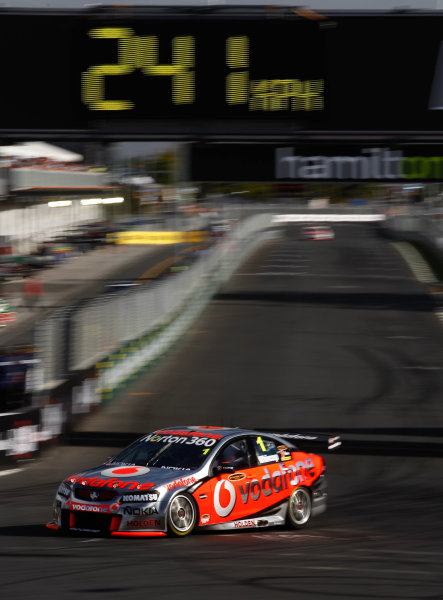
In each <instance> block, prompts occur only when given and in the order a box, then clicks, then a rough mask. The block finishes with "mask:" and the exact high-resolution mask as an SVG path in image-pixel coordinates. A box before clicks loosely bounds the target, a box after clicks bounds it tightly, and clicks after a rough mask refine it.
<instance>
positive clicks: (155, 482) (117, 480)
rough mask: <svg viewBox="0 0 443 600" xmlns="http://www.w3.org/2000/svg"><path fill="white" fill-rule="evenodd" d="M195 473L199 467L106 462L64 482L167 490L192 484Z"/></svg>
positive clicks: (195, 477)
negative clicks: (168, 467)
mask: <svg viewBox="0 0 443 600" xmlns="http://www.w3.org/2000/svg"><path fill="white" fill-rule="evenodd" d="M198 473H199V470H198V471H190V470H185V469H159V468H157V467H139V466H134V465H121V464H109V463H108V464H103V465H99V466H98V467H93V468H91V469H87V470H86V471H82V472H80V473H77V474H75V475H72V476H71V477H68V479H67V481H69V482H71V483H73V484H77V485H78V484H82V485H85V486H86V485H87V486H88V487H101V488H114V489H119V490H120V489H121V490H122V491H128V490H138V491H143V490H144V491H148V490H149V489H151V488H158V487H159V486H163V485H164V486H167V488H168V489H173V488H174V487H184V486H189V485H192V484H193V483H195V482H196V481H197V474H198Z"/></svg>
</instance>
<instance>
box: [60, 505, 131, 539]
mask: <svg viewBox="0 0 443 600" xmlns="http://www.w3.org/2000/svg"><path fill="white" fill-rule="evenodd" d="M119 523H120V517H119V516H116V515H101V514H97V513H88V512H80V511H71V512H70V511H67V510H64V511H63V512H62V526H63V528H64V529H70V530H74V531H75V530H81V531H90V532H94V533H109V532H110V531H115V530H117V529H118V526H119Z"/></svg>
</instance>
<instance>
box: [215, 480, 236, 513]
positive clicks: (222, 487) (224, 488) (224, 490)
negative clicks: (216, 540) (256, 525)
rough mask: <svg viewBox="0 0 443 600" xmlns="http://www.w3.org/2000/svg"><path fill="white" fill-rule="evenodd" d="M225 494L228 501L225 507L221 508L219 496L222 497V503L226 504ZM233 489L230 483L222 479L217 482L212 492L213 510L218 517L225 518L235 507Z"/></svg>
mask: <svg viewBox="0 0 443 600" xmlns="http://www.w3.org/2000/svg"><path fill="white" fill-rule="evenodd" d="M226 494H228V495H229V501H228V503H227V504H226V506H222V503H221V499H220V496H221V495H223V503H224V504H225V503H226ZM235 499H236V493H235V487H234V486H233V485H232V483H231V482H230V481H227V480H226V479H222V481H219V482H217V485H216V486H215V490H214V508H215V512H216V513H217V514H218V516H219V517H227V516H228V515H229V514H230V513H231V512H232V509H233V508H234V506H235Z"/></svg>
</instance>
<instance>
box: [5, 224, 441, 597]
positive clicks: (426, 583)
mask: <svg viewBox="0 0 443 600" xmlns="http://www.w3.org/2000/svg"><path fill="white" fill-rule="evenodd" d="M335 230H336V239H335V240H333V241H324V242H307V241H302V240H301V239H300V238H299V233H298V232H299V230H298V228H297V227H289V228H288V229H287V230H286V232H285V235H283V236H282V237H281V238H280V239H276V240H274V241H272V242H269V243H267V244H266V245H265V246H263V247H262V248H261V249H260V250H259V251H258V252H257V253H256V254H255V255H254V256H252V257H251V258H250V259H249V260H248V261H247V262H246V263H244V264H243V265H242V266H241V268H240V269H239V270H238V271H237V273H236V274H235V275H234V276H233V277H232V279H231V280H230V282H229V283H228V284H227V285H226V286H225V288H224V289H223V290H221V292H220V294H219V295H218V296H217V297H216V298H215V299H214V300H213V301H212V302H211V304H210V305H209V306H208V308H207V309H206V310H205V312H204V313H203V314H202V316H201V318H200V319H199V320H198V321H197V322H196V323H194V325H193V327H192V329H191V330H190V331H189V332H188V333H187V334H186V335H185V336H184V337H183V339H182V340H181V342H180V343H179V344H178V345H177V346H176V347H175V348H174V349H173V350H172V351H171V352H170V353H169V354H168V356H167V357H166V358H165V359H164V360H163V361H162V362H161V364H159V365H158V366H156V367H155V368H152V369H151V370H150V371H148V372H146V374H145V375H143V376H142V377H141V378H140V379H139V380H137V382H135V383H134V384H132V386H131V387H128V388H127V389H126V390H125V391H124V392H123V393H122V395H121V397H120V398H119V400H118V401H116V402H114V403H112V404H110V405H108V406H106V407H104V408H103V409H102V410H101V411H99V412H97V413H95V414H94V415H91V416H89V417H87V418H86V419H85V420H84V421H83V422H81V423H79V425H78V431H79V433H81V434H83V435H84V438H85V440H87V439H88V436H90V439H91V440H93V439H97V432H109V431H111V432H125V433H127V434H131V433H134V434H135V433H136V432H141V431H149V430H151V429H154V428H156V427H167V426H173V425H180V424H190V425H193V424H197V425H201V424H209V425H211V424H212V425H217V424H218V425H238V426H241V427H267V428H276V429H286V428H289V427H290V428H304V429H309V428H311V429H314V430H315V429H318V428H322V429H329V430H331V431H333V432H340V433H341V432H345V433H344V439H346V432H350V431H352V430H355V429H358V430H359V432H360V435H363V436H365V437H367V438H369V439H372V440H373V439H375V440H377V439H380V440H382V439H386V438H389V439H400V437H401V436H406V435H407V436H408V439H413V440H417V441H418V442H420V441H423V440H426V439H427V436H428V435H430V434H431V433H432V434H433V435H434V436H436V435H437V434H438V428H439V427H440V426H441V423H442V418H441V417H442V414H443V409H442V404H441V398H442V397H443V394H442V392H443V343H442V342H443V330H442V326H441V324H440V321H439V320H438V319H437V317H436V314H435V306H434V303H433V300H432V298H431V296H430V295H429V293H428V289H427V287H426V286H425V285H423V284H421V283H418V282H417V281H416V280H415V279H414V277H413V276H412V274H411V271H410V269H409V268H408V266H407V265H406V264H405V263H404V261H403V259H402V258H401V257H400V254H399V253H398V252H397V250H396V249H395V248H394V247H393V246H392V245H391V244H390V243H389V242H388V241H387V240H385V239H383V238H380V237H379V236H378V234H377V230H376V228H375V227H373V226H369V225H337V226H336V227H335ZM381 432H384V434H385V435H384V436H381V435H380V433H381ZM114 451H115V448H112V447H109V448H105V447H94V446H92V445H89V446H88V445H83V446H59V447H57V448H53V449H52V450H50V451H48V452H47V453H45V455H44V456H43V457H42V458H41V459H40V460H39V461H36V462H34V463H32V464H30V465H24V469H23V470H22V471H20V472H18V473H16V474H9V475H6V476H3V477H0V489H1V490H2V491H1V492H0V498H1V500H0V552H1V554H2V557H1V562H0V564H1V567H0V570H1V572H2V573H1V578H0V581H1V591H2V593H3V595H4V597H11V598H25V597H26V598H38V599H40V598H46V597H48V596H51V597H62V598H64V599H66V600H70V599H71V598H72V599H74V598H75V599H76V600H79V599H82V598H85V599H89V598H112V599H117V598H142V597H143V598H153V597H156V598H162V599H172V598H178V597H184V598H191V597H192V598H196V599H198V600H203V599H205V600H206V599H207V598H216V599H222V598H227V597H230V598H235V599H237V598H241V599H249V598H253V599H259V600H261V599H265V598H266V599H267V600H268V599H269V598H274V599H280V598H303V599H304V598H307V599H312V600H317V599H318V600H320V599H324V598H337V599H338V598H340V599H343V598H351V599H354V598H365V599H368V598H383V599H384V598H402V599H408V598H416V599H427V598H429V599H431V598H432V599H438V598H443V575H442V569H441V565H442V562H443V543H442V539H443V508H442V503H441V495H442V492H443V481H442V465H443V463H442V459H440V458H434V457H432V456H430V457H418V456H408V455H404V456H392V455H391V454H390V453H385V454H386V455H379V456H371V455H352V454H338V453H337V454H335V455H333V454H331V455H330V456H327V457H326V460H327V464H328V477H329V485H330V502H329V508H328V511H327V512H326V513H325V514H323V515H321V516H320V517H317V518H316V519H313V520H312V522H311V524H310V526H309V527H308V528H307V529H305V530H303V531H301V532H291V531H286V530H284V529H281V528H276V529H272V530H271V529H269V530H267V529H262V530H247V531H244V530H243V531H241V532H235V533H232V534H231V533H229V534H226V533H211V534H209V533H202V534H196V535H193V536H190V537H187V538H185V539H178V540H176V539H168V538H165V539H152V540H150V539H140V540H138V539H127V540H125V539H102V538H88V537H86V536H76V537H60V536H57V535H54V534H51V533H50V532H47V531H46V530H45V529H44V527H43V523H45V522H46V521H47V520H49V518H50V512H51V511H50V506H51V503H52V498H53V495H54V493H55V490H56V487H57V485H58V483H59V481H60V479H61V478H62V477H64V476H65V475H68V474H71V473H74V472H75V471H77V470H79V469H80V468H83V467H85V466H89V465H93V464H97V463H98V462H100V461H101V460H102V458H104V457H106V456H107V455H109V454H112V453H113V452H114Z"/></svg>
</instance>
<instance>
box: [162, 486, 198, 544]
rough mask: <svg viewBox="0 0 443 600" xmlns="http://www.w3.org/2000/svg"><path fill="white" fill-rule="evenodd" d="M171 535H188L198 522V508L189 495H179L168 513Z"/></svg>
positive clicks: (171, 504) (169, 507)
mask: <svg viewBox="0 0 443 600" xmlns="http://www.w3.org/2000/svg"><path fill="white" fill-rule="evenodd" d="M167 519H168V533H169V535H172V536H176V537H180V536H184V535H188V534H190V533H191V531H192V530H193V529H194V527H195V524H196V522H197V507H196V505H195V502H194V499H193V498H192V497H191V496H189V495H188V494H177V496H174V498H173V499H172V500H171V502H170V503H169V506H168V512H167Z"/></svg>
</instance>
